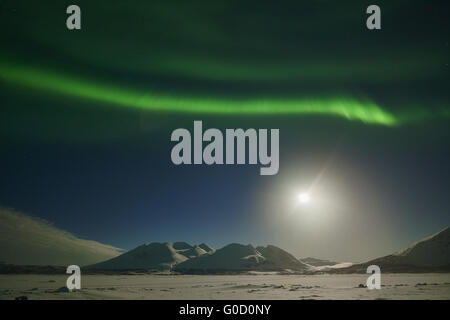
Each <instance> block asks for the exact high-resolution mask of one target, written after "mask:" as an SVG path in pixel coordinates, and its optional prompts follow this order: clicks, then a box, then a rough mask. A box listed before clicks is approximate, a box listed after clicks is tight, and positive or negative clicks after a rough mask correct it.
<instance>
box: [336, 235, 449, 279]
mask: <svg viewBox="0 0 450 320" xmlns="http://www.w3.org/2000/svg"><path fill="white" fill-rule="evenodd" d="M372 264H374V265H378V266H380V268H381V270H382V272H383V271H389V272H414V271H416V272H422V271H423V272H429V271H449V270H450V228H449V227H447V228H445V229H444V230H442V231H440V232H438V233H436V234H434V235H432V236H430V237H427V238H425V239H423V240H420V241H418V242H416V243H414V244H413V245H411V246H410V247H408V248H406V249H405V250H402V251H400V252H397V253H393V254H390V255H387V256H384V257H381V258H377V259H374V260H370V261H368V262H365V263H361V264H356V265H353V266H351V267H349V268H344V269H340V270H339V272H346V273H347V272H365V270H366V268H367V266H369V265H372Z"/></svg>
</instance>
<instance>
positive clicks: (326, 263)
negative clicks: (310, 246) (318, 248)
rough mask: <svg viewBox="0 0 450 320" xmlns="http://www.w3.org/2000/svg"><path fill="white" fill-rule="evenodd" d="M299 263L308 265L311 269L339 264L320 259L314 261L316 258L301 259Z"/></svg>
mask: <svg viewBox="0 0 450 320" xmlns="http://www.w3.org/2000/svg"><path fill="white" fill-rule="evenodd" d="M299 260H300V261H301V262H303V263H306V264H309V265H310V266H313V267H322V266H333V265H336V264H338V263H339V262H335V261H330V260H322V259H316V258H311V257H308V258H302V259H299Z"/></svg>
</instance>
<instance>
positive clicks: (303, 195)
mask: <svg viewBox="0 0 450 320" xmlns="http://www.w3.org/2000/svg"><path fill="white" fill-rule="evenodd" d="M310 200H311V198H310V197H309V194H307V193H300V194H299V195H298V201H299V202H300V203H308V202H309V201H310Z"/></svg>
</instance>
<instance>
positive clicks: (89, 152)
mask: <svg viewBox="0 0 450 320" xmlns="http://www.w3.org/2000/svg"><path fill="white" fill-rule="evenodd" d="M70 4H77V5H79V6H80V8H81V12H82V29H81V30H77V31H70V30H68V29H67V28H66V18H67V14H66V13H65V12H66V8H67V6H68V5H70ZM370 4H373V3H372V2H370V3H369V2H364V1H345V3H343V2H338V1H307V2H303V1H267V2H265V1H255V2H250V1H180V2H174V1H161V2H158V1H120V2H119V1H117V2H111V1H58V2H55V1H39V2H31V1H21V0H15V1H0V36H1V44H0V48H1V50H0V206H3V207H9V208H14V209H15V210H18V211H20V212H25V213H27V214H29V215H32V216H35V217H40V218H43V219H46V220H48V221H50V222H52V223H53V224H54V225H55V226H57V227H59V228H62V229H64V230H67V231H69V232H72V233H74V234H76V235H77V236H80V237H82V238H87V239H92V240H96V241H99V242H103V243H106V244H110V245H114V246H117V247H120V248H124V249H131V248H134V247H136V246H138V245H140V244H142V243H148V242H153V241H170V242H174V241H187V242H190V243H192V244H195V243H201V242H206V243H208V244H210V245H211V246H213V247H216V248H218V247H221V246H223V245H225V244H228V243H231V242H240V243H252V244H255V245H265V244H269V243H270V244H274V245H277V246H280V247H282V248H284V249H286V250H288V251H289V252H291V253H293V254H294V255H296V256H297V257H304V256H313V257H317V258H327V259H336V260H338V261H345V260H347V261H348V260H350V261H358V260H364V259H368V258H374V257H377V256H380V255H384V254H389V253H391V252H393V251H396V250H399V249H401V248H404V247H406V246H408V245H410V244H411V243H412V242H415V241H417V240H420V239H421V238H423V237H425V236H428V235H430V234H432V233H435V232H438V231H439V230H441V229H443V228H444V227H447V226H448V225H450V201H449V195H450V129H449V125H450V99H449V98H450V90H449V85H450V81H449V57H450V54H449V53H450V52H449V30H450V28H449V24H450V23H449V21H450V20H449V19H448V12H449V10H448V9H449V8H448V4H445V2H444V1H442V2H439V1H395V2H394V1H377V2H376V4H378V5H379V6H380V7H381V23H382V29H381V30H375V31H369V30H368V29H367V28H366V18H367V16H368V15H367V14H366V13H365V11H366V8H367V6H368V5H370ZM194 120H202V121H203V126H204V127H205V129H206V128H219V129H221V130H223V131H225V129H226V128H243V129H247V128H267V129H271V128H279V129H280V170H279V173H278V174H277V175H274V176H260V175H259V167H260V166H259V165H253V166H251V165H239V166H238V165H229V166H226V165H213V166H206V165H201V166H194V165H191V166H186V165H185V166H176V165H174V164H172V162H171V159H170V151H171V149H172V147H173V145H174V143H173V142H171V141H170V135H171V132H172V131H173V130H175V129H176V128H187V129H189V130H190V131H192V130H193V121H194ZM311 185H314V191H313V192H312V193H311V196H312V201H311V205H310V206H307V207H302V208H295V209H293V208H292V207H293V206H292V203H293V201H294V200H293V199H295V197H296V194H297V193H298V192H301V191H302V190H305V189H308V188H310V187H311Z"/></svg>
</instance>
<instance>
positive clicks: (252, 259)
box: [174, 243, 308, 272]
mask: <svg viewBox="0 0 450 320" xmlns="http://www.w3.org/2000/svg"><path fill="white" fill-rule="evenodd" d="M307 268H308V267H307V266H306V265H305V264H304V263H302V262H300V261H298V260H297V259H296V258H295V257H294V256H293V255H291V254H290V253H288V252H286V251H284V250H282V249H280V248H278V247H275V246H271V245H269V246H267V247H257V248H255V247H253V246H252V245H250V244H249V245H243V244H238V243H232V244H229V245H227V246H225V247H223V248H221V249H218V250H216V251H215V252H213V253H210V254H206V255H202V256H200V257H198V258H195V259H190V260H187V261H184V262H182V263H180V264H177V265H176V266H175V267H174V270H176V271H182V272H219V271H245V270H278V271H281V270H285V269H291V270H306V269H307Z"/></svg>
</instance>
